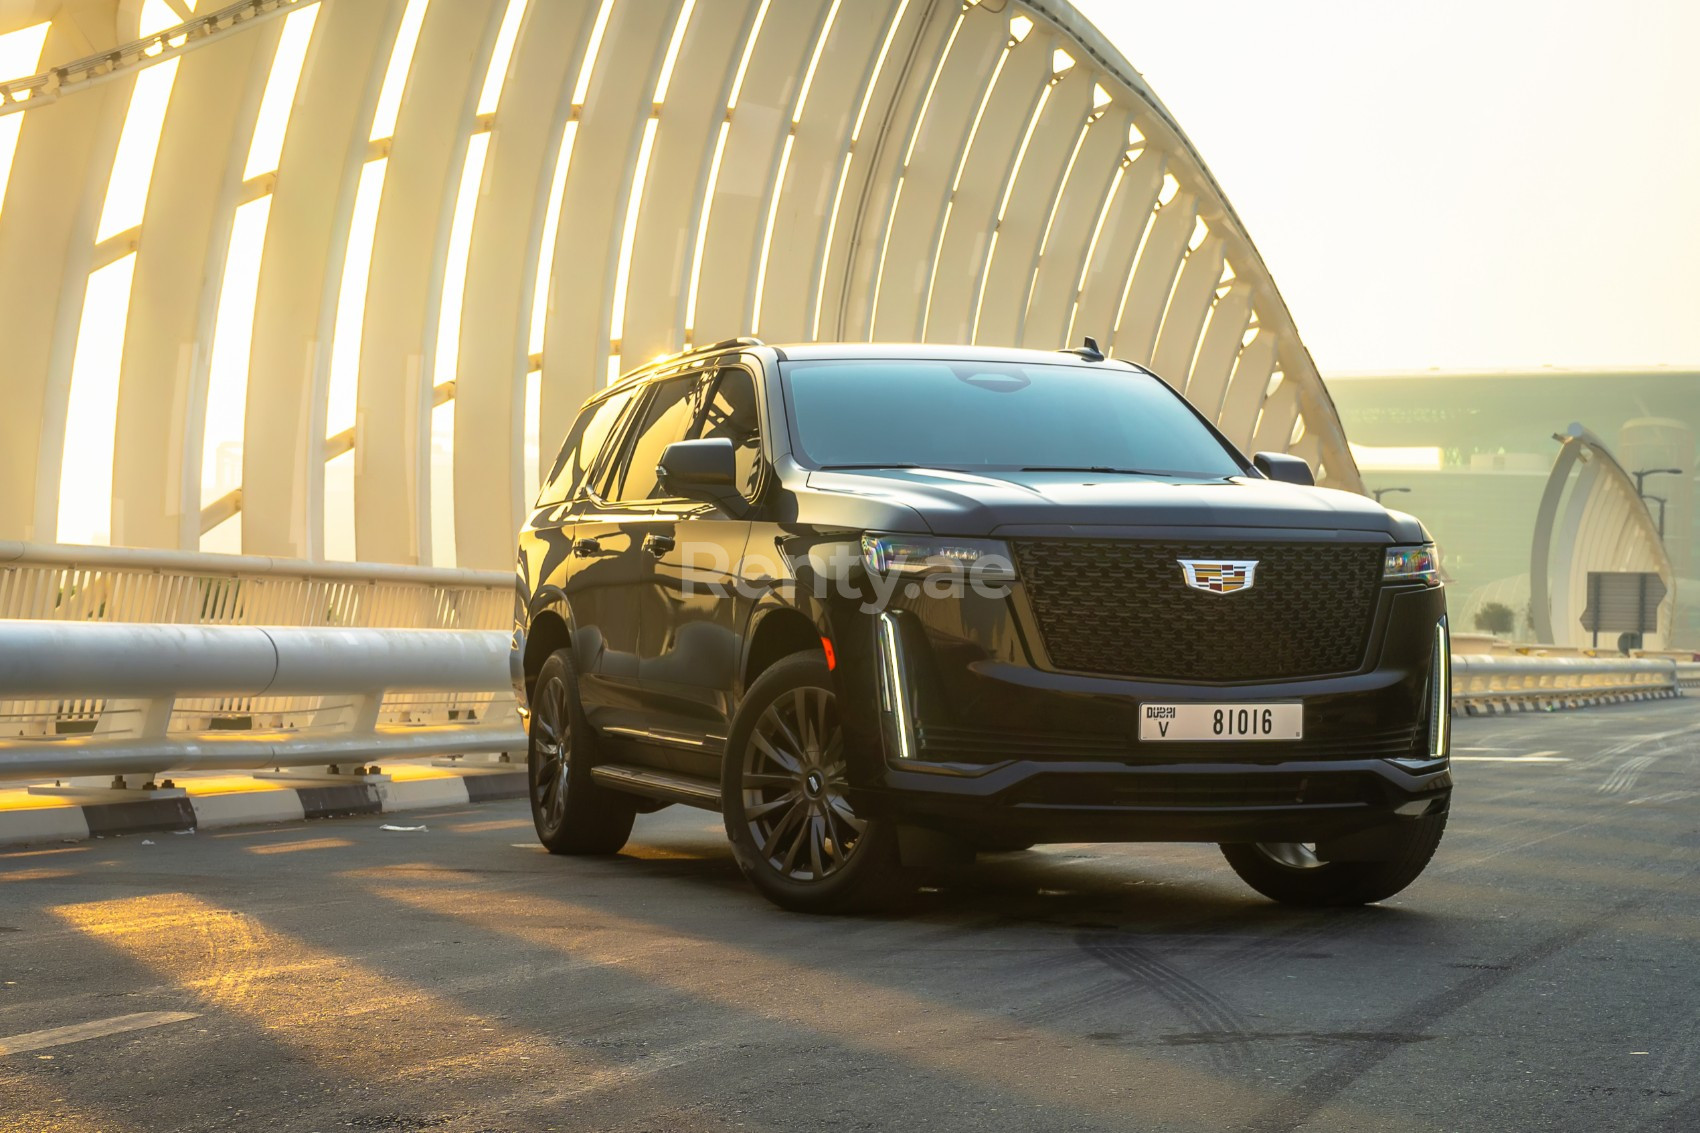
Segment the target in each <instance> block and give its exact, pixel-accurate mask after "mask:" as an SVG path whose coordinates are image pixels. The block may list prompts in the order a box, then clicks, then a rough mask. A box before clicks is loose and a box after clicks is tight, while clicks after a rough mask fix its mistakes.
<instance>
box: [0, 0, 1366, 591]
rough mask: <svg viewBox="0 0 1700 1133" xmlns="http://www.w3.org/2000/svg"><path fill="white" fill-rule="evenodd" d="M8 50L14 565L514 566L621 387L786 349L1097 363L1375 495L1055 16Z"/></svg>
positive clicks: (1237, 247)
mask: <svg viewBox="0 0 1700 1133" xmlns="http://www.w3.org/2000/svg"><path fill="white" fill-rule="evenodd" d="M20 60H21V61H22V62H21V64H20V63H19V61H20ZM0 65H6V66H8V67H9V68H10V69H11V70H12V72H13V73H14V74H15V75H16V76H21V77H20V78H15V79H13V80H12V81H7V82H4V83H0V185H3V186H4V196H3V198H0V343H4V344H5V346H4V353H3V356H0V388H3V389H4V393H5V402H4V404H5V412H4V413H0V539H15V540H28V541H34V542H37V543H46V542H53V541H56V540H57V541H61V542H66V541H69V542H77V541H97V542H98V541H109V542H111V543H113V544H115V545H127V546H136V547H149V548H160V549H166V550H195V549H197V548H202V547H209V548H219V549H232V550H234V549H240V550H241V551H243V552H245V553H248V554H252V555H270V556H281V557H287V558H295V559H305V560H317V559H322V558H324V557H326V555H327V554H328V553H333V554H336V555H339V556H342V557H357V558H359V559H361V560H366V561H371V562H382V563H397V564H422V565H423V564H433V563H434V564H436V565H439V566H446V565H458V566H461V567H471V568H480V569H487V568H501V567H504V566H506V565H507V564H508V563H509V562H511V556H512V541H513V533H514V531H515V530H516V529H517V527H518V526H519V524H520V522H521V518H522V515H523V509H524V507H525V505H526V502H527V500H526V496H527V492H528V491H529V490H530V485H531V484H534V483H535V477H536V470H537V467H538V464H539V463H540V462H546V461H547V460H548V459H550V457H551V456H552V455H553V453H552V450H553V447H554V445H555V443H556V441H557V438H559V437H560V436H561V435H562V433H563V432H564V431H565V429H566V427H567V424H568V422H569V421H570V419H571V416H572V414H573V413H574V411H575V410H576V408H577V406H578V405H579V403H580V402H581V401H582V400H583V399H584V398H585V396H586V395H588V394H589V393H590V392H591V391H593V390H594V389H595V388H597V387H598V386H599V385H600V384H601V383H603V382H605V381H607V380H608V378H609V376H610V375H611V374H613V373H616V372H617V371H618V370H619V369H621V368H625V367H630V366H632V365H635V364H638V363H640V362H643V361H645V360H647V359H649V358H650V357H652V356H654V355H657V354H660V353H664V352H670V351H674V350H677V349H679V348H680V347H681V346H683V345H686V344H690V343H699V344H700V343H706V342H710V341H714V340H716V339H720V338H725V337H730V336H733V335H738V334H749V333H754V334H759V335H760V336H761V337H763V338H764V339H767V340H768V341H781V342H782V341H796V340H813V339H851V340H924V341H936V342H951V341H960V342H978V343H991V344H1020V345H1025V346H1038V347H1045V348H1051V347H1060V346H1063V345H1065V344H1072V343H1075V342H1077V341H1078V340H1079V339H1080V338H1081V337H1082V336H1083V335H1088V334H1090V335H1092V336H1094V337H1096V338H1097V340H1098V341H1099V343H1100V344H1101V345H1103V346H1104V347H1105V348H1106V349H1110V350H1113V351H1114V352H1115V353H1116V354H1118V355H1119V356H1121V357H1125V358H1129V359H1133V360H1136V361H1139V362H1147V363H1151V364H1153V365H1154V366H1155V368H1156V369H1157V370H1158V372H1159V373H1161V374H1162V375H1163V376H1165V377H1166V378H1167V379H1169V380H1170V381H1171V382H1173V383H1175V384H1176V385H1177V386H1181V387H1183V388H1184V389H1185V390H1186V392H1187V394H1188V396H1189V397H1191V398H1192V399H1193V401H1194V402H1196V403H1197V404H1198V405H1199V406H1200V407H1201V408H1202V409H1203V410H1204V411H1205V412H1206V413H1208V414H1210V415H1212V416H1213V417H1215V418H1216V419H1217V421H1218V422H1219V423H1220V424H1221V426H1222V428H1223V429H1224V431H1225V432H1226V433H1227V434H1228V435H1229V436H1230V437H1231V438H1233V440H1235V441H1236V442H1237V443H1239V444H1240V445H1242V446H1243V447H1245V448H1247V449H1253V450H1255V449H1271V450H1287V451H1293V452H1296V453H1299V454H1301V455H1303V456H1305V457H1306V458H1308V459H1309V460H1310V461H1311V462H1312V463H1313V465H1315V466H1317V468H1318V471H1319V476H1320V479H1321V481H1322V482H1323V483H1325V484H1329V485H1332V486H1336V487H1344V488H1349V489H1353V490H1358V489H1360V488H1361V484H1360V481H1359V479H1358V474H1357V470H1356V468H1355V466H1354V465H1353V462H1352V459H1351V457H1350V455H1349V453H1348V452H1347V449H1346V446H1345V439H1344V436H1343V434H1342V432H1341V429H1340V426H1339V422H1338V420H1337V418H1336V416H1335V413H1334V409H1333V406H1332V404H1331V402H1330V401H1329V398H1328V396H1327V394H1326V393H1325V391H1324V390H1323V387H1322V385H1321V383H1320V381H1319V380H1318V378H1317V374H1316V370H1315V366H1314V364H1313V363H1312V361H1311V358H1310V356H1309V354H1308V353H1307V352H1306V350H1305V348H1304V345H1303V343H1302V342H1301V341H1300V338H1299V336H1298V333H1297V331H1296V329H1295V328H1294V326H1293V323H1292V320H1291V318H1290V316H1289V314H1288V312H1287V309H1286V307H1285V306H1284V304H1283V303H1282V300H1281V297H1280V294H1279V293H1278V291H1277V290H1276V287H1275V284H1274V282H1273V281H1272V280H1271V278H1270V276H1269V273H1268V271H1267V270H1266V268H1265V266H1264V264H1263V262H1262V260H1261V259H1260V258H1259V256H1258V254H1257V251H1256V249H1255V248H1254V246H1253V245H1252V243H1251V240H1250V238H1249V236H1248V235H1247V233H1246V232H1245V230H1244V229H1243V227H1242V226H1241V224H1240V222H1239V220H1238V218H1237V217H1236V216H1235V214H1234V212H1233V209H1232V207H1231V206H1230V205H1229V203H1228V201H1227V200H1226V198H1225V197H1224V195H1223V193H1222V191H1221V188H1220V187H1219V186H1218V185H1217V184H1216V182H1215V180H1214V179H1213V178H1212V176H1211V175H1210V172H1209V170H1208V169H1207V167H1206V166H1205V164H1204V161H1203V159H1202V158H1201V157H1200V156H1199V154H1198V153H1197V152H1196V151H1195V150H1194V149H1193V147H1192V146H1191V144H1190V143H1189V142H1188V141H1187V139H1186V137H1185V135H1184V134H1183V133H1182V132H1181V130H1180V128H1179V127H1178V126H1177V125H1176V123H1175V122H1174V120H1173V119H1172V117H1171V116H1170V115H1169V113H1168V111H1167V110H1166V109H1165V108H1164V106H1163V105H1162V103H1161V102H1160V101H1159V100H1158V99H1157V97H1156V95H1154V94H1153V93H1152V92H1151V90H1150V89H1149V88H1148V87H1146V86H1145V84H1144V83H1143V81H1142V80H1141V79H1140V78H1139V76H1138V75H1137V73H1136V72H1135V71H1134V70H1133V68H1132V67H1131V66H1130V65H1129V64H1128V62H1127V61H1126V60H1125V59H1124V58H1123V57H1122V56H1121V55H1120V54H1119V53H1118V52H1117V51H1116V50H1115V48H1114V47H1112V46H1111V45H1110V44H1109V43H1108V42H1107V41H1106V40H1105V39H1104V38H1103V37H1102V36H1101V35H1100V34H1099V33H1098V32H1097V31H1096V30H1095V29H1093V28H1092V27H1091V26H1090V25H1089V24H1088V23H1087V22H1086V21H1085V20H1084V19H1082V18H1081V17H1080V15H1079V14H1078V13H1077V12H1075V11H1074V10H1073V8H1072V7H1070V6H1069V5H1068V4H1067V3H1063V2H1060V0H1029V2H1027V3H1021V2H1017V0H1008V2H1005V3H1001V4H993V3H968V4H963V3H961V2H960V0H243V2H241V3H234V4H221V3H220V2H219V0H198V2H197V0H14V2H12V3H7V4H4V5H0ZM0 77H4V76H0Z"/></svg>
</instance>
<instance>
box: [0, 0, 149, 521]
mask: <svg viewBox="0 0 1700 1133" xmlns="http://www.w3.org/2000/svg"><path fill="white" fill-rule="evenodd" d="M137 9H139V5H138V6H137ZM136 19H137V10H129V11H127V12H121V11H120V4H119V2H118V0H67V2H66V3H65V4H63V5H61V6H60V8H59V10H58V12H57V14H56V18H55V19H54V21H53V26H52V27H51V28H50V29H49V30H48V33H47V39H46V41H45V42H44V43H43V44H42V50H41V62H42V66H43V67H53V66H58V65H59V64H61V63H66V62H69V61H70V60H72V59H78V58H81V57H83V56H85V55H92V54H94V53H96V52H99V51H106V50H109V49H111V48H113V47H115V46H117V45H118V44H120V43H127V42H129V41H131V40H133V39H135V38H136V27H137V24H136ZM134 85H135V79H134V78H133V77H129V76H126V77H122V78H116V79H112V80H109V81H108V82H105V83H102V84H100V85H98V86H94V87H90V88H89V89H88V90H85V91H79V92H78V93H77V95H76V96H75V97H71V98H65V99H61V100H58V101H55V102H51V103H48V104H47V105H45V106H41V107H39V108H37V109H35V110H26V111H24V112H23V119H24V120H23V126H22V127H21V128H20V130H19V132H18V145H17V149H16V150H15V151H14V152H13V157H12V171H11V176H10V179H9V180H8V182H7V186H6V200H5V203H4V205H3V207H0V342H3V343H5V352H6V362H5V372H6V406H5V412H3V413H0V537H3V538H8V539H22V540H34V541H37V542H52V541H53V540H54V538H55V537H56V535H57V531H58V523H59V471H60V466H61V464H62V462H63V459H64V446H65V416H66V402H67V399H68V397H69V395H70V389H71V363H72V359H73V355H74V353H75V350H76V344H77V326H78V324H79V323H80V322H81V320H82V314H83V296H84V293H85V292H86V291H87V289H88V277H89V272H90V270H91V268H92V266H93V262H94V237H95V226H96V225H97V224H98V223H99V221H100V210H101V205H102V204H103V203H104V202H105V200H106V187H107V181H108V179H109V178H110V177H111V174H112V158H113V154H114V152H115V151H116V150H117V148H118V134H119V131H120V130H122V128H123V126H124V115H125V112H126V111H127V110H128V109H129V105H130V90H131V88H132V87H133V86H134Z"/></svg>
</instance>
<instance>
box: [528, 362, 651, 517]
mask: <svg viewBox="0 0 1700 1133" xmlns="http://www.w3.org/2000/svg"><path fill="white" fill-rule="evenodd" d="M631 400H632V391H631V390H625V391H622V392H620V393H616V394H614V395H613V396H611V397H608V398H606V399H604V400H602V401H599V402H597V403H596V404H595V405H587V406H585V407H584V409H583V410H581V411H580V412H579V415H578V420H577V421H574V422H573V427H572V429H571V430H570V431H569V432H568V433H567V439H566V440H565V441H563V442H562V444H561V453H560V455H559V456H557V457H556V458H555V466H554V467H553V468H551V469H550V470H549V476H548V478H547V479H546V480H545V481H544V482H543V490H542V491H541V492H539V493H538V494H537V506H538V507H547V506H549V505H550V504H558V503H564V502H565V501H567V500H569V499H572V498H574V497H576V496H578V495H580V494H582V493H583V491H584V479H585V476H586V475H588V474H589V472H590V469H591V468H592V467H594V466H595V464H596V457H597V454H598V453H600V452H601V451H602V448H603V446H605V445H606V444H607V443H608V439H609V437H610V436H611V435H612V434H613V432H614V426H615V424H616V423H617V422H618V421H619V420H620V413H621V411H622V410H624V409H625V408H626V406H627V405H628V404H630V403H631Z"/></svg>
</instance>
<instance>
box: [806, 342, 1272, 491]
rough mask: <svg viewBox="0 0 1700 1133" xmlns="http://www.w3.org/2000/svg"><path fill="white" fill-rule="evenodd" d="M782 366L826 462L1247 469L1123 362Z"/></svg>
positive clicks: (816, 451)
mask: <svg viewBox="0 0 1700 1133" xmlns="http://www.w3.org/2000/svg"><path fill="white" fill-rule="evenodd" d="M780 374H781V376H782V378H783V380H784V382H785V387H786V400H787V402H788V404H789V406H790V412H791V419H792V429H793V438H794V441H795V443H796V446H797V449H798V455H799V456H800V457H801V458H802V459H803V460H804V461H805V462H807V463H809V464H813V465H816V466H818V467H821V468H835V467H837V468H843V467H899V466H904V465H912V466H921V467H928V468H941V467H942V468H960V469H998V470H1006V471H1007V470H1017V469H1021V470H1042V469H1059V470H1068V471H1095V472H1146V473H1155V474H1161V475H1170V476H1188V477H1206V478H1219V477H1225V476H1237V475H1239V474H1241V473H1242V472H1243V471H1244V469H1243V468H1241V466H1240V465H1239V464H1238V462H1237V461H1236V460H1235V459H1234V457H1233V456H1232V455H1231V454H1230V453H1229V452H1228V451H1227V450H1226V449H1225V448H1223V447H1222V444H1221V443H1220V442H1219V441H1217V439H1216V438H1215V437H1214V436H1213V435H1212V434H1211V432H1210V430H1209V429H1208V428H1206V427H1205V426H1204V425H1203V423H1201V422H1200V421H1199V419H1198V418H1197V416H1195V415H1194V414H1193V413H1192V411H1191V410H1190V409H1189V408H1188V407H1187V405H1186V404H1185V403H1184V402H1183V401H1182V400H1181V399H1180V398H1179V397H1177V396H1176V395H1175V394H1174V393H1173V392H1172V391H1171V390H1170V389H1169V388H1168V387H1167V386H1165V385H1163V383H1161V382H1160V381H1158V380H1157V379H1156V378H1153V377H1151V376H1149V375H1147V374H1141V373H1137V372H1134V371H1131V370H1124V369H1121V368H1120V367H1115V368H1109V367H1104V366H1090V365H1067V364H1062V365H1047V364H1044V363H1026V362H956V361H935V360H930V359H929V360H918V359H898V358H892V359H884V358H882V359H835V360H822V361H796V362H786V363H783V364H782V365H781V367H780Z"/></svg>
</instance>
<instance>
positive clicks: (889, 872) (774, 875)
mask: <svg viewBox="0 0 1700 1133" xmlns="http://www.w3.org/2000/svg"><path fill="white" fill-rule="evenodd" d="M846 766H847V761H846V756H845V751H844V731H843V728H842V727H841V725H840V720H839V715H838V702H837V698H836V696H835V694H834V692H833V688H832V679H831V676H830V675H829V673H828V671H827V667H826V661H825V659H824V658H822V657H820V656H819V655H818V654H813V653H797V654H793V655H792V656H790V657H787V658H785V659H784V660H783V661H780V662H778V663H776V664H775V665H774V666H773V667H772V668H770V669H768V670H767V672H765V673H763V674H762V675H761V677H760V678H759V679H757V680H756V682H755V684H753V685H751V686H750V691H749V694H748V695H747V696H746V697H745V698H744V703H743V705H742V706H741V707H740V708H739V710H738V715H737V718H736V719H735V720H734V721H733V724H732V734H731V735H730V736H729V737H728V739H727V743H726V760H725V764H724V767H723V770H722V773H721V784H720V794H721V809H722V813H723V814H724V816H725V820H726V835H727V837H728V838H730V839H731V840H732V852H733V854H734V856H735V857H736V858H737V860H738V865H739V867H740V868H741V869H742V870H743V871H744V876H746V877H748V878H749V879H750V881H751V882H752V883H753V884H754V885H755V887H756V888H757V889H759V890H761V892H762V894H763V896H765V897H767V898H768V899H769V900H771V901H772V902H774V904H776V905H779V906H781V907H783V908H787V909H793V910H796V911H799V912H811V913H840V912H848V911H851V910H854V909H860V908H866V907H869V906H871V905H875V904H878V903H880V902H881V901H882V900H883V899H884V898H886V897H887V896H888V895H889V894H890V892H891V889H892V884H893V882H894V880H895V875H896V872H897V866H898V854H897V831H896V829H895V827H893V826H891V825H890V824H888V823H886V822H883V821H881V820H880V819H877V818H865V817H863V816H861V815H858V814H857V813H856V812H855V810H854V809H853V808H852V807H851V806H850V802H849V800H848V798H847V782H846Z"/></svg>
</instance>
